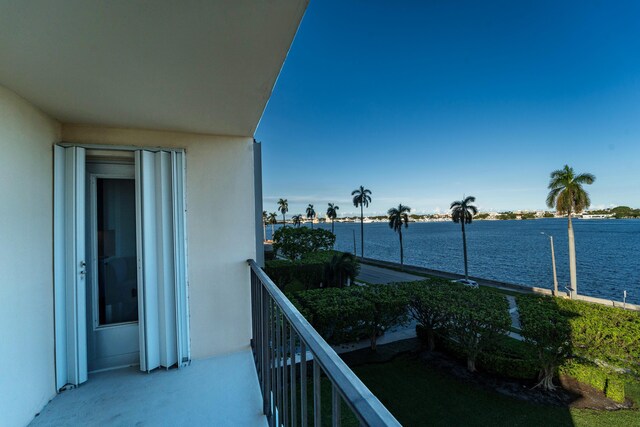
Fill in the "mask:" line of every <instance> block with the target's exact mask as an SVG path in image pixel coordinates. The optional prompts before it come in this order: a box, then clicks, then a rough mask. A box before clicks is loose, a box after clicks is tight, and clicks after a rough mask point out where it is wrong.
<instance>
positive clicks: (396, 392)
mask: <svg viewBox="0 0 640 427" xmlns="http://www.w3.org/2000/svg"><path fill="white" fill-rule="evenodd" d="M354 371H355V373H356V374H357V375H358V377H360V379H361V380H362V381H363V382H364V383H365V384H366V385H367V386H368V387H369V388H370V389H371V391H372V392H373V393H374V394H375V395H376V396H378V398H379V399H380V400H381V401H382V403H383V404H384V405H385V406H386V407H387V408H388V409H389V410H390V411H391V413H393V414H394V415H395V416H396V418H397V419H398V420H399V421H400V423H401V424H402V425H404V426H422V425H430V426H457V425H464V426H536V427H537V426H544V427H551V426H616V427H617V426H620V427H622V426H625V427H627V426H629V427H632V426H640V412H639V411H637V410H625V411H614V412H600V411H591V410H579V409H569V408H560V407H548V406H540V405H535V404H530V403H527V402H523V401H519V400H515V399H512V398H509V397H506V396H503V395H500V394H498V393H495V392H491V391H487V390H484V389H481V388H479V387H477V386H475V385H470V384H467V383H464V382H462V381H461V380H458V379H456V378H453V377H451V376H449V375H447V374H445V373H442V372H439V371H437V370H435V369H434V368H430V367H429V366H427V365H426V364H425V363H424V362H422V361H421V360H418V359H415V358H412V357H408V356H407V357H400V358H398V359H396V360H395V361H392V362H388V363H381V364H368V365H362V366H358V367H355V368H354ZM628 394H629V395H630V396H632V397H635V398H638V397H640V388H639V387H637V386H634V387H631V388H630V389H629V390H628ZM324 402H327V404H329V402H330V388H329V384H328V383H327V384H323V403H324ZM327 406H328V405H327ZM325 408H326V407H325ZM325 408H323V409H325ZM326 409H329V408H326ZM322 412H323V415H324V417H323V418H324V419H323V421H329V418H328V417H329V413H328V412H325V411H324V410H323V411H322ZM345 412H347V411H345ZM344 415H347V414H344ZM325 417H326V418H325ZM343 421H344V423H343V425H354V423H353V419H352V418H351V417H349V416H348V415H347V416H345V417H343ZM323 425H324V424H323Z"/></svg>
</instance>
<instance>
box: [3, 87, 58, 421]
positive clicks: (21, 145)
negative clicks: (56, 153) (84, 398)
mask: <svg viewBox="0 0 640 427" xmlns="http://www.w3.org/2000/svg"><path fill="white" fill-rule="evenodd" d="M59 139H60V125H59V124H58V123H57V122H56V121H54V120H51V119H50V118H48V117H47V116H46V115H44V114H43V113H41V112H40V111H38V110H37V109H36V108H34V107H33V106H32V105H31V104H29V103H28V102H27V101H25V100H24V99H22V98H20V97H19V96H17V95H16V94H15V93H13V92H11V91H9V90H7V89H5V88H3V87H2V86H0V171H1V175H0V176H2V178H1V179H0V424H2V425H7V426H14V425H17V426H19V425H25V424H27V423H28V422H29V421H31V419H32V418H33V417H34V415H35V414H36V413H38V412H39V411H40V410H41V409H42V407H43V406H44V405H45V404H46V403H47V402H48V401H49V399H51V398H52V397H53V396H54V395H55V385H54V379H55V371H54V339H53V271H52V268H53V250H52V213H51V210H52V189H51V185H52V148H51V147H52V144H53V143H55V142H57V141H59Z"/></svg>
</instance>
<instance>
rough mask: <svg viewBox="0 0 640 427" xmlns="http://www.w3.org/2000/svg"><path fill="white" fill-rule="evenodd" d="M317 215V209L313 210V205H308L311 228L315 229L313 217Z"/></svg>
mask: <svg viewBox="0 0 640 427" xmlns="http://www.w3.org/2000/svg"><path fill="white" fill-rule="evenodd" d="M315 217H316V211H315V210H313V205H312V204H309V206H307V219H311V229H312V230H313V218H315Z"/></svg>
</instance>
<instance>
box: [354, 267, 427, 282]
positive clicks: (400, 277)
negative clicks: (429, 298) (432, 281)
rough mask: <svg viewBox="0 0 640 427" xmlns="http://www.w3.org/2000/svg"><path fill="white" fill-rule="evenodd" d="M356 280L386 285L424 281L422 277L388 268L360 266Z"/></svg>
mask: <svg viewBox="0 0 640 427" xmlns="http://www.w3.org/2000/svg"><path fill="white" fill-rule="evenodd" d="M356 280H358V281H361V282H366V283H376V284H387V283H393V282H413V281H415V280H424V277H421V276H416V275H414V274H409V273H403V272H401V271H396V270H390V269H388V268H382V267H375V266H373V265H368V264H360V274H358V278H357V279H356Z"/></svg>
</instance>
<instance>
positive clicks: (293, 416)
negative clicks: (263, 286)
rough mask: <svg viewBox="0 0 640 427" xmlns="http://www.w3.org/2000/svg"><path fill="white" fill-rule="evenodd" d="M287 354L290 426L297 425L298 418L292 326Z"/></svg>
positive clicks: (294, 343) (294, 344)
mask: <svg viewBox="0 0 640 427" xmlns="http://www.w3.org/2000/svg"><path fill="white" fill-rule="evenodd" d="M289 339H290V341H289V354H290V356H289V357H290V360H291V363H290V366H291V375H290V377H291V379H290V381H291V391H290V393H291V425H292V426H297V425H298V420H297V417H296V415H297V412H298V408H297V407H296V404H297V403H298V402H297V400H296V396H297V390H296V384H297V381H296V365H297V363H296V333H295V332H294V330H293V327H291V333H290V336H289Z"/></svg>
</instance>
